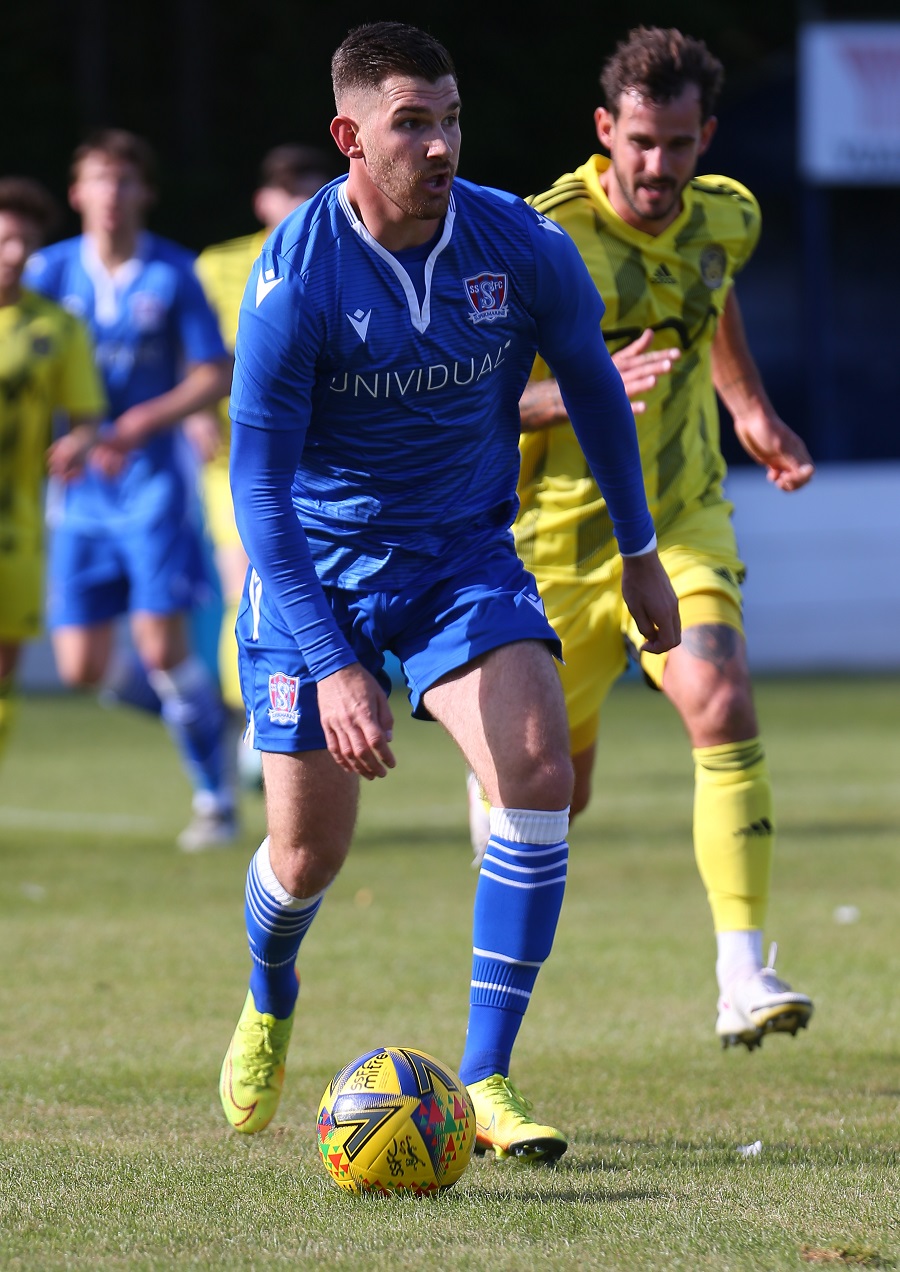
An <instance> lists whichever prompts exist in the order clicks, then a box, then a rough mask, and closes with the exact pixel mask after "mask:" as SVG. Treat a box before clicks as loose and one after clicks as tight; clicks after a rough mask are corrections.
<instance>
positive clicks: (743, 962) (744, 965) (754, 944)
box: [716, 928, 763, 989]
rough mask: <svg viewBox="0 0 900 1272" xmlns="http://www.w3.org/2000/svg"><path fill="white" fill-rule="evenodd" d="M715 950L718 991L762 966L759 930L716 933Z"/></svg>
mask: <svg viewBox="0 0 900 1272" xmlns="http://www.w3.org/2000/svg"><path fill="white" fill-rule="evenodd" d="M716 948H717V953H718V957H717V958H716V977H717V979H718V982H719V988H720V989H725V988H726V987H727V986H728V985H729V984H730V983H731V981H733V980H734V978H735V977H736V976H743V975H746V974H747V972H756V971H759V969H760V968H761V967H762V965H763V956H762V948H763V934H762V929H761V928H746V929H744V930H738V931H733V932H717V933H716Z"/></svg>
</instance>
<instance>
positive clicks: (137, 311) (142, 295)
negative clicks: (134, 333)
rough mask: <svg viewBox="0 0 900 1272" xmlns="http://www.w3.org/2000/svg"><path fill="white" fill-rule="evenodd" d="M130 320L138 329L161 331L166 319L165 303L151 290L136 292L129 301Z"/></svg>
mask: <svg viewBox="0 0 900 1272" xmlns="http://www.w3.org/2000/svg"><path fill="white" fill-rule="evenodd" d="M129 309H130V311H131V321H132V322H133V323H134V325H135V327H137V329H138V331H144V332H147V331H161V330H162V328H163V326H164V325H165V321H166V304H165V301H164V300H163V298H162V297H161V296H155V295H154V294H153V292H136V293H135V294H134V295H133V296H132V297H131V300H130V302H129Z"/></svg>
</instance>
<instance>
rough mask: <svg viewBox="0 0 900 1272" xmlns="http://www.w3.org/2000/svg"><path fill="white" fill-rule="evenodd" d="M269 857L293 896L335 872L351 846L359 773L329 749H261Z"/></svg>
mask: <svg viewBox="0 0 900 1272" xmlns="http://www.w3.org/2000/svg"><path fill="white" fill-rule="evenodd" d="M263 779H264V782H265V790H266V820H267V824H268V830H269V858H270V860H271V863H272V869H273V870H274V872H275V877H276V878H277V879H278V881H279V883H280V884H281V885H282V887H284V888H286V889H287V891H288V892H289V893H290V894H291V895H292V896H295V897H311V896H315V894H316V893H317V892H321V891H322V889H323V888H326V887H327V886H328V885H329V884H330V883H331V882H332V880H333V879H334V878H336V876H337V874H338V872H339V871H340V869H341V866H342V865H343V864H344V861H345V859H346V857H347V853H348V852H349V851H350V841H351V839H352V837H353V828H354V826H355V825H356V810H357V806H358V803H359V779H358V777H357V776H356V775H355V774H354V773H347V772H345V771H344V770H343V769H341V768H339V767H338V766H337V764H336V763H335V762H334V760H333V759H332V758H331V755H330V753H329V752H328V751H303V752H301V753H300V754H297V755H275V754H272V753H270V752H265V753H264V754H263Z"/></svg>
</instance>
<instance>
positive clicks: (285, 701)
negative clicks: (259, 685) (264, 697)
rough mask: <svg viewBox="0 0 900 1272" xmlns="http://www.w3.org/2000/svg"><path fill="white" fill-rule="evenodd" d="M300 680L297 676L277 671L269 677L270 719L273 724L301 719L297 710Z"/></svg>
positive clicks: (289, 722) (292, 722)
mask: <svg viewBox="0 0 900 1272" xmlns="http://www.w3.org/2000/svg"><path fill="white" fill-rule="evenodd" d="M299 687H300V682H299V680H298V678H297V677H296V676H286V675H285V674H284V672H283V671H276V673H275V675H274V676H270V677H269V702H270V703H271V704H272V705H271V706H270V707H269V719H270V720H271V721H272V723H273V724H296V723H297V721H298V720H299V719H300V712H299V711H298V710H297V692H298V689H299Z"/></svg>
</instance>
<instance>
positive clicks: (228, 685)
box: [219, 601, 244, 715]
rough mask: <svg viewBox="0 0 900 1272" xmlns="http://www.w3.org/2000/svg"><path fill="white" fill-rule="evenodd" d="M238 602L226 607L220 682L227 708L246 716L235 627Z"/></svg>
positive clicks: (220, 642) (223, 620)
mask: <svg viewBox="0 0 900 1272" xmlns="http://www.w3.org/2000/svg"><path fill="white" fill-rule="evenodd" d="M238 604H239V602H238V601H234V602H233V603H231V604H229V605H226V607H225V613H224V614H223V615H222V627H221V629H220V631H219V680H220V682H221V685H222V698H223V700H224V702H225V705H226V707H230V708H231V709H232V710H233V711H239V712H240V713H241V715H243V714H244V698H243V695H242V694H241V678H240V676H239V675H238V651H237V639H236V637H235V634H234V625H235V623H236V622H237V612H238Z"/></svg>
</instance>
